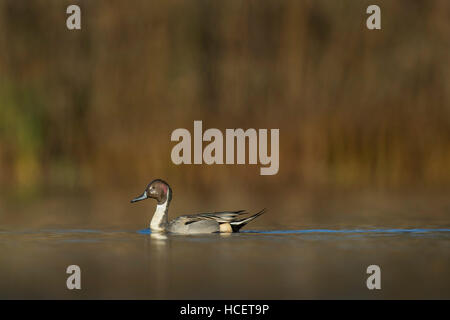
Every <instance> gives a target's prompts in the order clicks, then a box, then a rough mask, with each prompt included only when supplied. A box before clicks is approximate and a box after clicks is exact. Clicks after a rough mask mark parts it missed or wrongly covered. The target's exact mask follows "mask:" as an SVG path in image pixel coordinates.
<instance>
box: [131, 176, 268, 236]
mask: <svg viewBox="0 0 450 320" xmlns="http://www.w3.org/2000/svg"><path fill="white" fill-rule="evenodd" d="M148 198H153V199H156V201H157V202H158V204H157V206H156V210H155V213H154V214H153V218H152V220H151V222H150V229H151V231H152V232H171V233H181V234H194V233H217V232H219V233H231V232H239V229H241V228H242V227H243V226H245V225H246V224H247V223H249V222H250V221H252V220H253V219H255V218H256V217H258V216H260V215H262V214H263V213H264V211H265V209H263V210H261V211H260V212H258V213H256V214H254V215H252V216H250V217H247V218H242V215H244V214H247V212H246V211H245V210H239V211H224V212H212V213H199V214H193V215H185V216H180V217H178V218H176V219H174V220H172V221H170V222H169V221H168V219H167V216H168V212H169V204H170V201H171V200H172V189H171V188H170V186H169V184H168V183H167V182H165V181H163V180H161V179H156V180H153V181H152V182H150V183H149V185H148V186H147V188H145V191H144V193H143V194H142V195H141V196H139V197H137V198H134V199H133V200H131V202H137V201H141V200H145V199H148Z"/></svg>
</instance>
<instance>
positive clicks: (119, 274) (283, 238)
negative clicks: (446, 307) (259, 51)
mask: <svg viewBox="0 0 450 320" xmlns="http://www.w3.org/2000/svg"><path fill="white" fill-rule="evenodd" d="M0 257H1V262H0V298H2V299H10V298H26V299H28V298H38V299H49V298H52V299H53V298H57V299H222V298H227V299H315V298H325V299H347V298H356V299H380V298H400V299H406V298H413V299H416V298H425V299H442V298H444V299H450V273H449V270H450V228H449V226H435V225H434V226H426V227H421V228H419V227H417V226H415V227H408V228H403V229H395V228H389V227H381V226H377V227H367V226H364V227H352V228H346V229H337V228H329V227H328V226H326V227H324V226H322V227H320V226H319V227H318V226H313V227H310V228H305V227H304V226H303V228H302V229H291V230H272V231H265V230H252V229H251V228H249V230H245V231H243V232H241V233H239V234H231V235H219V234H211V235H197V236H181V235H157V234H150V233H149V231H148V230H93V229H39V230H21V231H16V230H14V231H12V230H1V231H0ZM73 264H75V265H78V266H80V268H81V290H68V289H67V287H66V280H67V277H68V276H69V275H68V274H66V268H67V267H68V266H69V265H73ZM373 264H375V265H378V266H380V268H381V290H368V289H367V287H366V280H367V277H368V276H369V275H368V274H367V273H366V269H367V267H368V266H369V265H373Z"/></svg>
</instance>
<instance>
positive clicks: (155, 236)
mask: <svg viewBox="0 0 450 320" xmlns="http://www.w3.org/2000/svg"><path fill="white" fill-rule="evenodd" d="M169 247H170V239H169V237H168V236H167V235H166V234H163V233H150V234H149V235H148V237H145V252H144V255H145V257H146V259H145V261H146V270H147V271H148V272H147V276H146V285H147V290H148V295H149V297H150V298H156V299H158V298H163V297H167V295H168V285H169V272H170V270H169V268H168V266H170V250H169Z"/></svg>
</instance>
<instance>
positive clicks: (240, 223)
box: [230, 208, 266, 232]
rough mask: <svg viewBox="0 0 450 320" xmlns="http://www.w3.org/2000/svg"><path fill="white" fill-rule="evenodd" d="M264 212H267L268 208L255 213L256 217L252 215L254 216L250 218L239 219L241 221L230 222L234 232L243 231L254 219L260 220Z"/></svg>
mask: <svg viewBox="0 0 450 320" xmlns="http://www.w3.org/2000/svg"><path fill="white" fill-rule="evenodd" d="M264 212H266V208H264V209H262V210H261V211H259V212H257V213H255V214H254V215H252V216H250V217H248V218H244V219H239V220H235V221H232V222H230V225H231V228H232V229H233V232H238V231H239V229H241V228H242V227H243V226H245V225H246V224H247V223H249V222H250V221H252V220H253V219H256V218H258V217H259V216H260V215H262V214H263V213H264Z"/></svg>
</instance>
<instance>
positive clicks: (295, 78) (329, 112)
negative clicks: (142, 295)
mask: <svg viewBox="0 0 450 320" xmlns="http://www.w3.org/2000/svg"><path fill="white" fill-rule="evenodd" d="M70 4H79V5H80V7H81V11H82V30H81V31H69V30H67V28H66V23H65V20H66V18H67V14H66V13H65V11H66V8H67V6H68V5H70ZM370 4H378V5H379V6H380V7H381V10H382V14H381V15H382V30H381V31H370V30H367V28H366V26H365V24H366V18H367V16H368V15H367V14H366V13H365V12H366V8H367V6H368V5H370ZM449 35H450V2H449V1H447V0H428V1H425V0H424V1H409V0H402V1H400V0H398V1H382V0H377V1H359V0H342V1H332V0H302V1H298V0H296V1H287V0H282V1H280V0H276V1H275V0H258V1H252V0H248V1H244V0H241V1H237V0H227V1H209V0H190V1H187V0H186V1H181V0H169V1H147V0H133V1H110V0H108V1H106V0H95V1H75V0H71V1H59V0H42V1H41V0H29V1H13V0H0V48H1V49H2V50H0V190H1V196H0V201H1V202H0V212H1V213H2V214H1V216H2V217H3V218H1V219H2V222H1V224H2V225H7V224H14V225H19V226H24V225H29V224H39V225H40V224H44V225H51V224H78V225H87V224H89V223H104V222H105V221H108V222H109V223H111V224H114V223H120V224H123V223H124V222H129V223H130V224H132V225H133V226H135V225H136V224H138V225H140V224H143V225H144V224H146V222H147V220H146V219H147V218H148V214H147V212H148V210H151V209H149V208H148V206H150V204H149V203H146V204H145V205H137V206H135V207H131V206H130V205H129V203H128V201H129V199H131V198H132V197H133V196H135V195H137V194H138V193H140V192H142V190H143V188H144V187H145V185H146V184H147V183H148V182H149V181H150V180H151V179H153V178H156V177H159V178H163V179H166V180H167V181H168V182H169V183H171V185H172V186H173V188H174V190H175V195H174V200H175V201H174V202H173V206H174V209H175V210H174V211H175V212H179V213H181V212H184V213H186V212H192V211H196V210H220V209H241V207H244V208H245V207H247V208H249V209H258V208H260V207H268V208H269V209H271V210H272V212H274V213H273V214H272V215H271V216H268V217H267V218H266V220H265V222H266V223H268V224H270V225H273V224H274V223H275V221H278V222H279V221H281V222H282V223H286V224H288V223H289V224H303V223H306V221H309V222H311V223H314V222H318V221H322V220H320V219H326V221H336V223H338V222H339V223H344V224H345V223H353V222H355V221H360V222H365V223H377V222H384V221H394V220H392V219H394V218H395V219H398V221H400V222H401V223H410V222H412V221H413V220H414V219H416V218H418V219H421V218H430V217H432V218H435V219H441V220H445V221H448V217H449V212H450V200H448V191H449V190H450V188H449V187H450V64H449V60H450V59H449V51H450V50H449V49H450V36H449ZM194 120H203V127H204V129H206V128H211V127H214V128H219V129H221V130H224V129H225V128H237V127H242V128H244V129H245V128H269V129H270V128H279V129H280V170H279V173H278V174H277V175H275V176H260V175H259V167H257V166H246V165H240V166H238V165H235V166H219V165H213V166H206V165H201V166H194V165H181V166H176V165H174V164H173V163H172V162H171V159H170V151H171V148H172V147H173V145H174V143H172V142H171V141H170V134H171V132H172V131H173V130H174V129H176V128H187V129H189V130H190V131H191V132H192V131H193V121H194ZM350 193H351V194H352V196H349V194H350ZM354 194H357V196H354ZM394 194H395V195H397V196H396V198H395V199H396V200H393V198H392V197H393V195H394ZM417 195H420V197H419V196H417ZM349 199H352V200H351V201H350V200H349ZM392 203H396V205H393V204H392ZM274 209H276V210H274ZM140 212H142V214H139V213H140ZM143 212H146V213H145V214H144V213H143ZM144 217H145V219H144ZM332 218H334V220H333V219H332ZM308 219H309V220H308ZM386 219H388V220H386ZM281 222H280V223H281ZM261 223H264V221H262V222H261ZM255 225H256V222H255Z"/></svg>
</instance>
